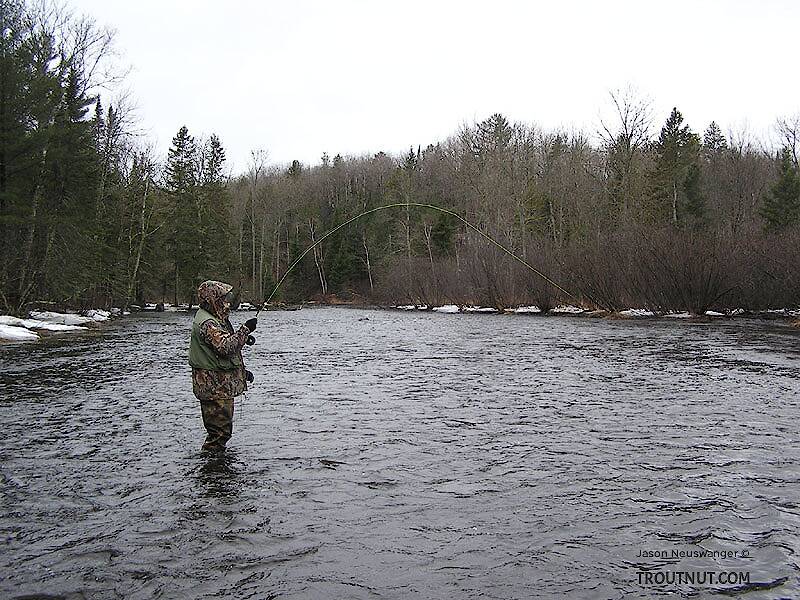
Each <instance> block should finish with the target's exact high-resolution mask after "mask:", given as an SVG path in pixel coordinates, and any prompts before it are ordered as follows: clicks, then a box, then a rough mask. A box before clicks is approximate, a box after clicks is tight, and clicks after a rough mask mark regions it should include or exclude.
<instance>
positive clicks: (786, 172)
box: [761, 147, 800, 231]
mask: <svg viewBox="0 0 800 600" xmlns="http://www.w3.org/2000/svg"><path fill="white" fill-rule="evenodd" d="M779 158H780V167H779V169H780V170H779V175H778V181H776V182H775V183H774V184H773V185H772V186H770V189H769V192H768V193H767V195H766V197H765V198H764V205H763V206H762V208H761V216H762V217H763V218H764V220H765V221H766V226H767V229H770V230H773V231H778V230H782V229H786V228H787V227H791V226H793V225H796V224H797V223H798V222H800V173H798V170H797V167H795V165H794V160H793V158H792V152H791V149H790V148H789V147H784V148H783V150H782V151H781V153H780V157H779Z"/></svg>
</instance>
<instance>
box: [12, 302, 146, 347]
mask: <svg viewBox="0 0 800 600" xmlns="http://www.w3.org/2000/svg"><path fill="white" fill-rule="evenodd" d="M128 314H130V313H129V312H127V311H123V310H122V309H112V310H110V311H107V310H101V309H90V310H86V311H82V312H65V313H58V312H52V311H31V312H30V313H29V318H27V319H20V318H18V317H13V316H11V315H0V342H35V341H38V340H40V339H41V338H42V336H47V335H55V334H65V333H78V332H82V331H87V330H89V329H90V328H91V327H96V326H98V325H99V324H100V323H103V322H105V321H109V320H110V319H112V318H114V317H117V316H123V315H128Z"/></svg>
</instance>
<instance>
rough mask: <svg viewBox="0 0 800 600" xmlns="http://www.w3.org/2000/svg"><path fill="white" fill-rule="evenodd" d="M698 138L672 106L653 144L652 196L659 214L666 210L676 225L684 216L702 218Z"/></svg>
mask: <svg viewBox="0 0 800 600" xmlns="http://www.w3.org/2000/svg"><path fill="white" fill-rule="evenodd" d="M699 152H700V139H699V138H698V136H697V135H696V134H695V133H692V131H691V129H689V126H688V125H684V124H683V115H681V113H680V112H679V111H678V109H677V108H673V109H672V112H671V113H670V116H669V118H668V119H667V121H666V123H665V124H664V126H663V127H662V128H661V134H660V135H659V138H658V142H656V144H655V153H656V157H655V158H656V160H655V169H654V172H653V196H654V198H655V199H656V201H657V202H658V204H659V205H660V207H665V206H668V207H669V211H664V210H663V208H659V209H658V210H657V212H658V213H661V214H662V215H663V214H664V213H666V212H669V215H670V220H671V221H672V222H673V224H675V225H678V224H679V223H680V222H682V221H683V220H685V218H686V216H687V215H688V216H690V217H692V218H694V219H698V218H702V216H703V215H702V206H703V202H702V198H701V197H700V195H699V194H700V193H701V192H700V186H699V185H697V182H698V180H699V176H700V174H699V167H698V162H699Z"/></svg>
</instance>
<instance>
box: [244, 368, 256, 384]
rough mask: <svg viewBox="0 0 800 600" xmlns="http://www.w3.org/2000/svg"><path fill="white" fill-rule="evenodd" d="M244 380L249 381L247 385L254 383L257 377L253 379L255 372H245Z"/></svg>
mask: <svg viewBox="0 0 800 600" xmlns="http://www.w3.org/2000/svg"><path fill="white" fill-rule="evenodd" d="M244 378H245V379H246V380H247V383H253V380H254V379H255V377H253V372H252V371H247V370H245V372H244Z"/></svg>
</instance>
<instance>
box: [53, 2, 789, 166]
mask: <svg viewBox="0 0 800 600" xmlns="http://www.w3.org/2000/svg"><path fill="white" fill-rule="evenodd" d="M68 5H69V6H71V7H73V9H74V10H75V11H76V12H78V13H86V14H90V15H92V16H93V17H94V18H95V19H96V20H97V22H98V24H100V25H107V26H110V27H112V28H114V29H116V30H117V48H118V50H119V52H120V54H121V57H120V58H121V60H122V61H124V63H125V64H127V65H129V66H130V67H131V68H132V72H131V74H130V76H129V77H128V80H127V81H128V83H127V85H128V87H130V88H131V90H132V92H133V96H134V98H135V100H136V104H137V106H138V114H139V119H140V124H141V126H142V127H143V128H144V129H145V130H146V131H147V132H148V134H149V137H150V138H151V139H153V140H154V141H155V142H156V144H157V148H158V149H159V150H160V151H162V152H164V153H165V152H166V149H167V147H168V146H169V142H170V140H171V138H172V136H173V135H174V134H175V132H176V131H177V130H178V128H179V127H180V126H181V125H183V124H185V125H187V126H188V127H189V130H190V132H191V133H192V134H194V135H196V136H202V135H208V134H210V133H216V134H217V135H219V136H220V138H221V139H222V143H223V145H224V146H225V148H226V150H227V153H228V158H229V165H228V166H229V168H231V169H232V170H233V171H240V170H243V169H244V168H245V167H246V164H247V161H248V157H249V154H250V151H251V150H252V149H254V148H263V149H265V150H267V151H268V153H269V158H270V160H271V161H272V162H277V163H286V162H289V161H291V160H292V159H295V158H297V159H300V160H302V161H303V162H306V163H311V164H314V163H317V162H319V158H320V156H321V155H322V153H323V152H328V153H329V154H330V155H331V156H333V155H335V154H336V153H340V154H343V155H345V154H364V153H374V152H377V151H379V150H384V151H387V152H393V153H394V152H402V151H404V150H406V149H408V147H410V146H414V147H416V146H417V145H422V146H423V147H424V146H426V145H427V144H428V143H431V142H436V141H439V140H443V139H444V138H446V137H447V136H449V135H451V134H453V133H455V132H456V131H457V130H458V128H459V126H460V125H462V124H463V123H472V122H474V121H476V120H482V119H484V118H486V117H488V116H489V115H491V114H492V113H495V112H501V113H503V114H504V115H506V117H507V118H508V119H509V120H511V121H524V122H531V123H537V124H539V125H540V126H543V127H546V128H555V127H559V126H568V127H576V128H581V129H584V130H586V131H587V132H594V131H595V130H596V129H597V127H598V123H599V115H600V113H601V111H602V110H604V109H605V110H607V109H608V103H609V96H608V93H609V90H611V89H615V88H621V87H625V86H627V85H633V86H635V87H636V88H637V89H638V90H639V91H640V92H641V93H642V95H645V96H648V97H650V98H651V99H652V100H653V108H654V117H655V129H656V130H657V129H658V128H659V127H660V125H661V124H662V123H663V121H664V119H666V117H667V115H668V113H669V110H670V109H671V107H672V106H673V105H674V106H677V107H678V109H679V110H681V112H682V113H683V114H684V117H685V118H686V120H687V122H688V123H689V124H690V125H691V126H692V127H693V128H694V129H695V130H697V131H699V132H702V130H703V129H705V127H706V126H707V125H708V123H709V122H710V121H711V120H712V119H713V120H716V121H717V122H718V123H720V125H721V126H722V128H723V130H725V131H727V130H728V128H729V127H734V128H737V129H740V128H741V127H742V126H743V125H745V124H746V125H747V126H749V128H750V130H751V131H753V132H754V133H755V134H756V135H759V136H765V135H767V132H768V130H769V128H770V125H771V124H772V123H773V122H774V120H775V118H776V117H778V116H781V115H789V114H794V113H797V112H800V77H798V74H797V73H798V71H797V65H798V54H797V34H798V26H800V2H796V1H793V0H786V1H777V0H760V1H756V0H752V1H750V2H744V1H731V0H728V1H711V0H695V1H689V2H683V1H676V0H670V1H664V2H642V1H630V2H627V1H609V0H604V1H585V2H584V1H565V0H559V1H556V0H551V1H547V2H533V1H528V2H523V1H519V2H504V1H498V0H493V1H491V2H490V1H488V0H487V1H485V2H466V1H463V0H460V1H434V0H427V1H415V0H403V1H395V2H389V1H374V0H373V1H368V0H328V1H325V2H323V1H307V0H306V1H297V0H291V1H289V0H285V1H283V2H262V1H229V2H220V1H218V0H217V1H211V0H192V1H188V0H185V1H178V0H158V1H155V0H137V1H136V2H130V1H118V0H68Z"/></svg>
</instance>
